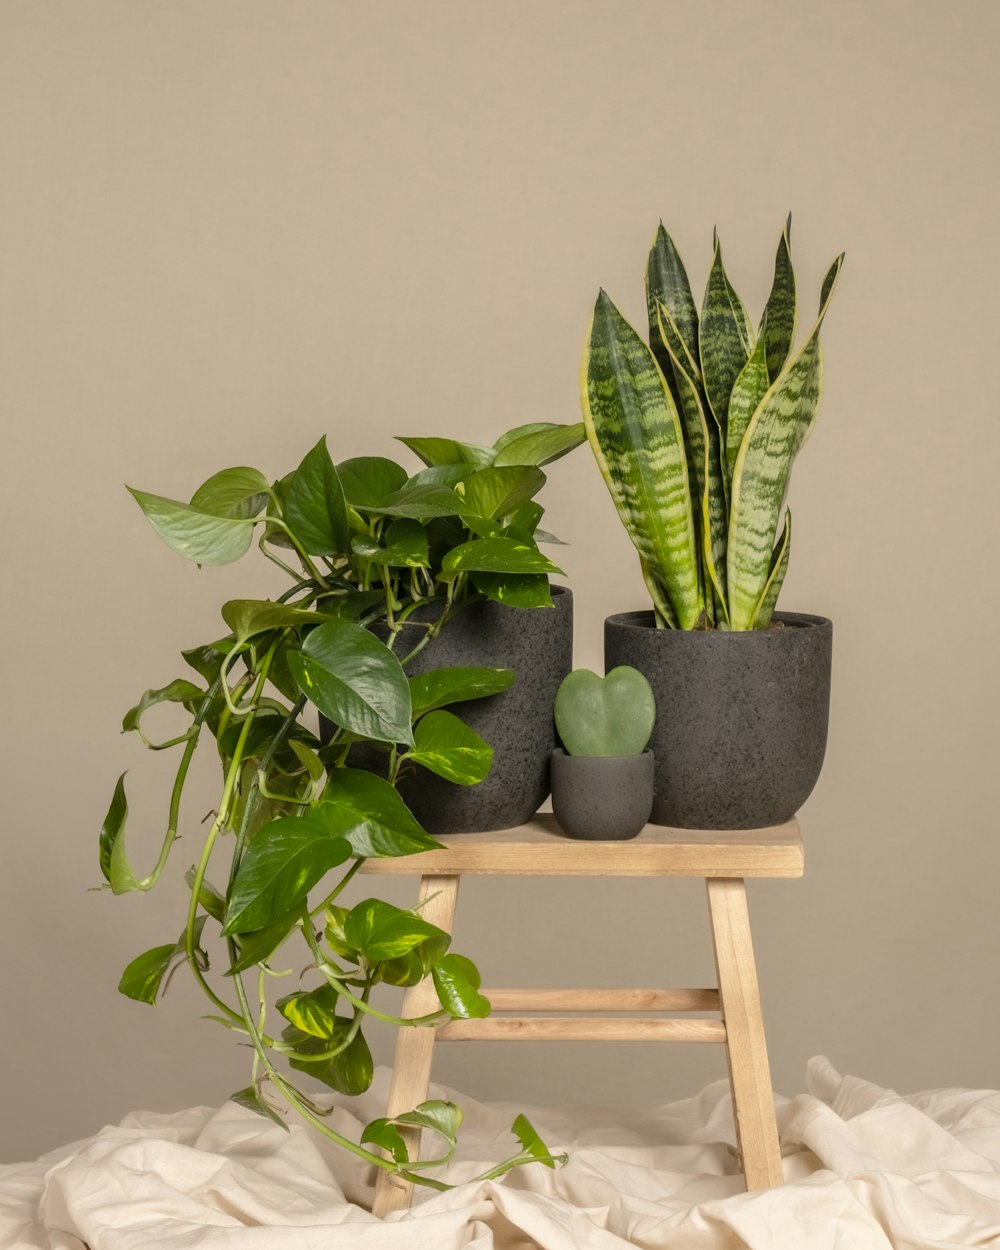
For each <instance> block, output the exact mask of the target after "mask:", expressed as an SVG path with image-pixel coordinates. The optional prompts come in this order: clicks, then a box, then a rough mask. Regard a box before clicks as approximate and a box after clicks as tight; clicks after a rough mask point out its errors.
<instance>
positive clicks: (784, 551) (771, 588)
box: [750, 508, 792, 629]
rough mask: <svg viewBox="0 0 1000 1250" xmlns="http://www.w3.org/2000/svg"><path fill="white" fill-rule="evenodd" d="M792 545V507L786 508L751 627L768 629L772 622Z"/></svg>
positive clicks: (751, 620) (751, 619)
mask: <svg viewBox="0 0 1000 1250" xmlns="http://www.w3.org/2000/svg"><path fill="white" fill-rule="evenodd" d="M791 545H792V514H791V511H790V509H788V508H786V509H785V525H784V529H783V530H782V531H781V538H780V539H779V540H778V545H777V547H775V549H774V552H773V554H772V556H771V572H770V574H769V576H768V579H767V582H766V583H765V585H764V589H763V590H762V591H761V595H760V598H759V599H758V600H757V606H756V607H755V608H754V610H753V615H752V616H751V618H750V628H751V629H767V627H768V626H769V625H770V624H771V617H772V616H773V614H774V605H775V604H776V603H777V602H778V595H779V594H780V593H781V586H782V583H783V582H784V580H785V574H786V573H787V572H788V556H789V552H790V551H791Z"/></svg>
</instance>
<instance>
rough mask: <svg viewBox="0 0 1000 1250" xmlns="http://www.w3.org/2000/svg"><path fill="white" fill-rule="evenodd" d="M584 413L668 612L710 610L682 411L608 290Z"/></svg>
mask: <svg viewBox="0 0 1000 1250" xmlns="http://www.w3.org/2000/svg"><path fill="white" fill-rule="evenodd" d="M581 399H582V404H583V420H584V424H585V426H586V427H587V437H588V438H589V440H590V444H591V447H592V449H593V452H594V456H595V458H596V460H597V463H598V465H599V467H600V470H601V473H602V475H603V477H604V480H605V482H606V483H607V486H608V490H609V491H610V492H611V497H612V498H613V499H614V501H615V506H616V507H617V509H618V513H619V516H620V517H621V519H622V523H623V524H624V526H625V529H626V531H627V532H628V535H629V537H630V538H631V539H632V542H633V543H634V544H635V547H636V550H637V551H638V552H639V556H640V559H641V561H642V563H643V569H644V574H645V575H646V576H647V584H650V583H651V584H652V585H653V586H655V587H656V593H654V594H653V602H654V605H655V606H656V608H657V610H658V612H659V613H660V615H661V617H663V619H664V620H667V621H670V620H671V619H672V618H674V619H676V623H677V624H678V625H679V626H680V628H681V629H691V628H693V627H694V625H695V623H696V622H697V621H698V620H699V618H700V617H701V616H702V613H703V611H704V601H703V597H702V594H701V590H700V587H699V576H698V572H699V569H698V544H697V539H696V532H695V522H694V516H693V513H692V508H691V494H690V483H689V479H688V466H687V460H686V457H685V454H684V435H683V428H682V425H681V418H680V415H679V414H678V412H677V408H676V405H675V404H674V401H673V397H672V396H671V394H670V391H669V390H668V388H667V385H666V382H665V381H664V378H663V374H662V372H661V371H660V368H659V365H658V364H657V363H656V359H655V357H654V356H653V354H652V352H651V351H650V349H649V348H648V347H647V346H646V344H645V343H644V342H643V341H642V339H641V338H640V337H639V335H638V334H636V332H635V330H634V329H633V328H632V327H631V326H630V325H629V324H628V322H627V321H626V320H625V318H624V317H623V316H622V315H621V313H620V312H619V311H618V309H617V308H615V306H614V304H613V303H612V302H611V300H610V299H609V298H608V296H607V295H606V294H605V293H604V292H603V291H602V292H601V293H600V295H599V296H598V299H597V304H596V306H595V308H594V316H593V320H592V321H591V326H590V332H589V334H588V336H587V343H586V347H585V350H584V354H583V368H582V378H581Z"/></svg>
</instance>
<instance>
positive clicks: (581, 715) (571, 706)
mask: <svg viewBox="0 0 1000 1250" xmlns="http://www.w3.org/2000/svg"><path fill="white" fill-rule="evenodd" d="M555 717H556V728H557V729H558V730H559V737H560V738H561V739H562V743H563V746H564V747H565V748H566V750H567V751H568V752H569V753H570V755H583V756H612V755H613V756H618V755H641V754H642V752H643V751H644V750H645V749H646V744H647V742H649V738H650V734H652V732H653V724H654V722H655V721H656V701H655V699H654V698H653V691H652V690H651V689H650V685H649V682H648V681H647V680H646V679H645V677H643V675H642V674H641V673H640V672H638V671H637V670H636V669H634V668H630V667H629V666H628V665H627V664H623V665H620V666H619V667H618V668H613V669H612V670H611V672H610V673H608V675H607V676H606V677H598V676H597V674H596V673H592V672H591V671H590V669H588V668H578V669H575V670H574V671H573V672H572V673H569V674H567V676H566V677H564V678H563V680H562V684H561V685H560V687H559V690H558V693H557V694H556V703H555Z"/></svg>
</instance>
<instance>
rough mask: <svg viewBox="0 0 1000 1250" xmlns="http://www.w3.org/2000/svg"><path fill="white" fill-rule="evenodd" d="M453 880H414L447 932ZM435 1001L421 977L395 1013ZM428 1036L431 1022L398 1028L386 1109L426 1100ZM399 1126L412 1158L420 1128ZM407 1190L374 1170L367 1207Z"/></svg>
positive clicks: (384, 1208)
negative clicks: (372, 1197) (371, 1198)
mask: <svg viewBox="0 0 1000 1250" xmlns="http://www.w3.org/2000/svg"><path fill="white" fill-rule="evenodd" d="M458 885H459V879H458V877H441V876H434V877H423V878H422V879H421V881H420V888H419V891H418V898H419V900H420V901H421V902H423V900H425V899H427V900H428V901H427V902H426V903H424V906H423V907H421V909H420V914H421V916H422V917H423V918H424V919H425V920H426V921H428V922H429V923H430V924H436V925H437V926H438V927H439V928H441V929H444V930H445V931H446V932H447V933H450V932H451V930H452V925H453V924H454V921H455V906H456V904H457V902H458ZM440 1006H441V1004H440V1003H439V1002H438V999H437V995H436V994H435V992H434V987H433V985H432V983H431V981H430V980H429V979H426V978H425V979H424V980H423V981H421V982H420V984H419V985H414V986H412V987H411V988H410V989H408V990H407V991H406V993H405V994H404V995H403V1006H402V1011H401V1013H400V1014H401V1015H402V1016H404V1017H407V1016H423V1015H427V1014H428V1013H429V1012H431V1011H434V1010H435V1009H437V1008H439V1007H440ZM434 1039H435V1030H434V1029H431V1028H408V1029H400V1030H399V1036H398V1038H397V1040H396V1058H395V1062H394V1063H393V1067H392V1081H391V1083H390V1085H389V1099H388V1104H387V1110H386V1115H388V1116H394V1115H402V1114H403V1113H404V1112H406V1111H412V1110H413V1108H414V1107H416V1106H417V1104H418V1103H421V1102H424V1101H425V1100H426V1098H427V1087H428V1085H429V1084H430V1078H431V1063H432V1061H433V1058H434ZM400 1132H401V1133H402V1135H403V1140H404V1141H405V1142H406V1145H407V1149H408V1150H409V1152H410V1158H411V1159H416V1158H418V1157H419V1152H420V1130H419V1129H414V1128H401V1129H400ZM412 1191H413V1186H412V1184H411V1183H410V1182H409V1181H404V1180H402V1179H401V1178H400V1177H398V1176H391V1175H390V1174H389V1173H387V1172H384V1171H381V1170H380V1171H379V1174H378V1178H377V1180H376V1182H375V1201H374V1203H373V1205H372V1213H373V1214H374V1215H379V1216H382V1215H388V1214H389V1212H390V1211H401V1210H403V1209H404V1208H405V1207H408V1206H409V1205H410V1200H411V1198H412V1196H413V1192H412Z"/></svg>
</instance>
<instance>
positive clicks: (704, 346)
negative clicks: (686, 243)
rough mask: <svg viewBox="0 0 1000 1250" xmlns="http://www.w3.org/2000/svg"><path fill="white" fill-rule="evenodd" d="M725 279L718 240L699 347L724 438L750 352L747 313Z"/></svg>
mask: <svg viewBox="0 0 1000 1250" xmlns="http://www.w3.org/2000/svg"><path fill="white" fill-rule="evenodd" d="M734 296H735V292H734V291H733V289H732V287H731V286H730V283H729V279H728V278H727V277H726V270H725V267H724V266H723V263H722V247H721V245H720V244H719V240H718V236H716V240H715V258H714V260H713V262H712V268H711V270H710V272H709V275H708V285H707V286H706V288H705V299H704V302H703V303H702V308H701V325H700V328H699V331H698V347H699V353H700V360H701V373H702V378H703V379H704V384H705V394H706V396H707V397H708V404H709V408H710V409H711V412H712V414H713V415H714V417H715V420H716V422H717V423H718V426H719V431H720V432H721V433H722V434H725V432H726V420H727V417H728V412H729V396H730V395H731V393H732V390H733V384H734V383H735V381H736V379H737V378H738V377H739V375H740V370H741V369H742V368H743V366H744V365H745V364H746V362H747V357H748V356H749V354H750V352H749V349H748V346H747V338H746V336H747V329H746V326H747V323H746V312H745V310H743V306H742V304H740V303H739V300H738V298H737V300H736V302H735V303H734V299H733V297H734Z"/></svg>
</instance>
